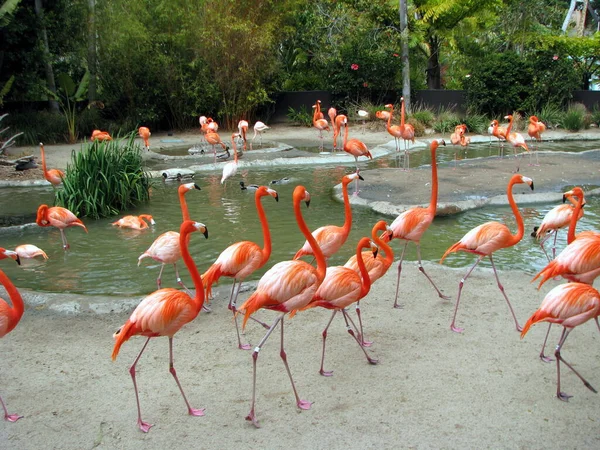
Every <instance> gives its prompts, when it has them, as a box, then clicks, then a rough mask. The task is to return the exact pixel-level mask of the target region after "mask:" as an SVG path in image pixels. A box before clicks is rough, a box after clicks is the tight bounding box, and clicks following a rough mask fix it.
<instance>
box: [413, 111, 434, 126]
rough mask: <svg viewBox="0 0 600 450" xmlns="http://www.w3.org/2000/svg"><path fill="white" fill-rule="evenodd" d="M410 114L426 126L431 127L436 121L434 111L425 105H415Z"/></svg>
mask: <svg viewBox="0 0 600 450" xmlns="http://www.w3.org/2000/svg"><path fill="white" fill-rule="evenodd" d="M410 116H411V117H412V118H414V119H415V120H418V121H419V122H421V123H422V124H423V125H425V126H426V127H431V126H432V125H433V122H435V114H434V113H433V111H431V110H430V109H427V108H425V107H423V106H417V107H413V111H412V114H411V115H410Z"/></svg>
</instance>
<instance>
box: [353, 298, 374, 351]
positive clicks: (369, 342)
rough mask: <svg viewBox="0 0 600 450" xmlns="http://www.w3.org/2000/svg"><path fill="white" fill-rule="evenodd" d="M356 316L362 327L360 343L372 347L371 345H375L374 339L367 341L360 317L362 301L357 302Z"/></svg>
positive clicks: (359, 335)
mask: <svg viewBox="0 0 600 450" xmlns="http://www.w3.org/2000/svg"><path fill="white" fill-rule="evenodd" d="M356 317H358V325H359V327H360V332H359V333H358V338H359V339H360V343H361V345H362V346H363V347H370V346H371V345H373V341H365V335H364V332H363V324H362V319H361V317H360V302H356Z"/></svg>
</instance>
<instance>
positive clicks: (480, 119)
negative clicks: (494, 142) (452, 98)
mask: <svg viewBox="0 0 600 450" xmlns="http://www.w3.org/2000/svg"><path fill="white" fill-rule="evenodd" d="M463 123H464V124H465V125H466V126H467V130H468V132H469V133H477V134H486V133H487V129H488V127H489V126H490V119H489V118H488V117H487V116H486V115H484V114H479V113H476V112H469V111H467V115H466V116H465V117H464V118H463Z"/></svg>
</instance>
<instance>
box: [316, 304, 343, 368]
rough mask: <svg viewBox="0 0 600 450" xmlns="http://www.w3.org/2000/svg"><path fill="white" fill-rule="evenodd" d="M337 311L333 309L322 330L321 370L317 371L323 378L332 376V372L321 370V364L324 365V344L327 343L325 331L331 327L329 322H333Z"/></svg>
mask: <svg viewBox="0 0 600 450" xmlns="http://www.w3.org/2000/svg"><path fill="white" fill-rule="evenodd" d="M337 312H338V310H337V309H334V310H333V314H332V315H331V318H330V319H329V322H327V326H326V327H325V329H324V330H323V333H322V336H323V353H322V354H321V368H320V369H319V373H320V374H321V375H323V376H324V377H330V376H331V375H333V371H332V370H329V371H326V370H325V369H323V364H324V363H325V342H326V341H327V330H328V329H329V325H331V322H332V321H333V318H334V317H335V315H336V314H337Z"/></svg>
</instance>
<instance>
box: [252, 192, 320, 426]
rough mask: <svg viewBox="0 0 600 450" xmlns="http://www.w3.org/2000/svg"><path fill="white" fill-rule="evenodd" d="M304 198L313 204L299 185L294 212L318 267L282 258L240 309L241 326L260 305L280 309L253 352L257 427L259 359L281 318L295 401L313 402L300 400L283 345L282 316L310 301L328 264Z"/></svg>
mask: <svg viewBox="0 0 600 450" xmlns="http://www.w3.org/2000/svg"><path fill="white" fill-rule="evenodd" d="M301 202H306V205H307V206H308V205H309V204H310V194H309V193H308V192H307V191H306V189H305V188H304V186H296V188H295V189H294V193H293V203H294V214H295V216H296V221H297V222H298V227H299V228H300V231H301V232H302V234H304V236H305V237H306V239H307V240H308V241H309V242H310V245H311V247H312V252H313V254H314V255H315V258H316V260H317V267H316V268H315V267H313V266H311V265H310V264H308V263H306V262H304V261H296V260H294V261H283V262H280V263H277V264H275V265H274V266H273V267H272V268H270V269H269V270H268V271H267V272H266V273H265V274H264V275H263V276H262V278H261V279H260V281H259V282H258V286H257V288H256V291H255V292H254V293H253V294H252V295H251V296H250V298H248V300H246V301H245V302H244V303H243V304H242V305H241V306H240V311H243V312H244V313H245V315H244V323H243V325H242V329H243V327H245V325H246V322H247V321H248V318H249V317H250V316H251V315H252V314H254V313H255V312H256V311H258V310H259V309H261V308H266V309H270V310H273V311H279V312H280V313H281V314H280V315H279V316H278V317H277V319H275V321H274V322H273V325H271V328H269V331H267V333H266V334H265V336H264V337H263V338H262V339H261V341H260V342H259V343H258V345H257V346H256V348H255V349H254V351H253V352H252V366H253V375H252V405H251V407H250V413H249V414H248V416H247V417H246V420H250V421H252V423H253V424H254V426H255V427H259V424H258V420H257V419H256V413H255V404H256V363H257V360H258V353H259V352H260V350H261V348H262V346H263V345H264V343H265V342H266V340H267V339H268V338H269V336H270V335H271V333H272V332H273V330H274V329H275V327H276V326H277V324H278V323H279V322H281V341H280V342H281V348H280V352H279V355H280V356H281V359H282V360H283V364H284V365H285V368H286V371H287V373H288V376H289V378H290V382H291V383H292V390H293V391H294V396H295V397H296V405H297V406H298V408H300V409H310V406H311V404H312V403H311V402H308V401H306V400H301V399H300V397H299V396H298V392H297V391H296V386H295V384H294V380H293V378H292V372H291V371H290V368H289V366H288V363H287V355H286V353H285V350H284V349H283V341H284V332H283V323H284V320H283V318H284V316H285V314H286V313H288V312H290V311H292V310H294V309H302V308H303V307H305V306H306V305H308V303H309V302H310V301H311V299H312V298H313V297H314V295H315V293H316V292H317V289H318V288H319V286H320V285H321V283H322V282H323V279H324V278H325V272H326V268H327V264H326V262H325V257H324V256H323V252H322V251H321V249H320V248H319V245H318V244H317V241H316V240H315V238H314V237H313V236H312V235H311V234H310V230H309V229H308V227H307V226H306V222H305V221H304V218H303V217H302V211H301V210H300V203H301Z"/></svg>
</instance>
